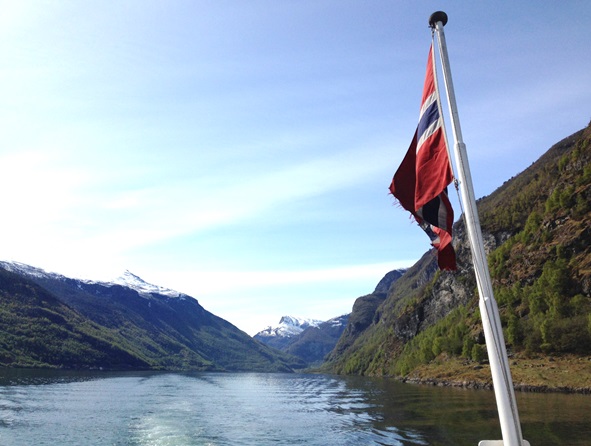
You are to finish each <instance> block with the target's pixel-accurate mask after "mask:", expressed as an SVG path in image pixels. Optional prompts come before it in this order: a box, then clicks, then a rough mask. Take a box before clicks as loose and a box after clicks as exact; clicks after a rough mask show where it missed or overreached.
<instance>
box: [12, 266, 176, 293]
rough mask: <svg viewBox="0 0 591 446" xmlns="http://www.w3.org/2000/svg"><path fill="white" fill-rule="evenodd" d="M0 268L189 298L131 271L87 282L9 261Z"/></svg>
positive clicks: (39, 276) (35, 275)
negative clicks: (115, 276)
mask: <svg viewBox="0 0 591 446" xmlns="http://www.w3.org/2000/svg"><path fill="white" fill-rule="evenodd" d="M0 267H1V268H3V269H5V270H6V271H10V272H13V273H17V274H21V275H24V276H27V277H30V278H36V279H52V280H60V281H64V280H76V281H78V282H80V283H81V284H86V285H95V284H96V285H101V286H106V287H110V286H113V285H121V286H124V287H126V288H131V289H132V290H135V291H137V292H138V293H139V294H140V295H141V296H144V297H145V296H151V295H152V294H159V295H162V296H166V297H179V298H181V299H184V298H186V297H187V295H186V294H184V293H179V292H178V291H175V290H171V289H170V288H165V287H162V286H159V285H153V284H151V283H148V282H146V281H144V280H143V279H142V278H140V277H139V276H136V275H135V274H133V273H132V272H130V271H129V270H126V271H125V272H124V273H123V274H122V275H121V276H119V277H117V278H116V279H115V280H111V281H107V282H104V281H96V280H86V279H74V278H70V277H66V276H63V275H61V274H57V273H51V272H47V271H45V270H43V269H41V268H37V267H35V266H30V265H26V264H24V263H20V262H8V261H0Z"/></svg>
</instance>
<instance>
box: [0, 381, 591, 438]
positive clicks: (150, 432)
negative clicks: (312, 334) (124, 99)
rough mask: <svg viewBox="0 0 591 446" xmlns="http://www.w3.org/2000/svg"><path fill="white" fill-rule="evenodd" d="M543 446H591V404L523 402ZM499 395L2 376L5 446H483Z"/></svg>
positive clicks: (351, 385) (354, 384)
mask: <svg viewBox="0 0 591 446" xmlns="http://www.w3.org/2000/svg"><path fill="white" fill-rule="evenodd" d="M517 397H518V404H519V408H520V413H521V418H522V424H523V430H524V436H525V438H527V439H528V440H529V441H530V443H531V444H532V445H534V446H543V445H570V446H576V445H588V444H591V396H588V395H562V394H524V393H519V394H518V395H517ZM496 417H497V415H496V410H495V403H494V395H493V393H492V392H490V391H474V390H464V389H449V388H438V387H426V386H417V385H410V384H402V383H398V382H395V381H391V380H385V379H368V378H359V377H335V376H327V375H304V374H251V373H244V374H235V373H228V374H223V373H194V374H180V373H154V372H150V373H148V372H146V373H133V372H129V373H105V372H102V373H98V372H96V373H91V372H87V373H81V372H78V373H75V372H55V371H54V372H51V371H22V370H21V371H19V370H2V371H0V444H2V445H15V446H19V445H62V446H63V445H76V446H80V445H154V446H156V445H167V446H173V445H186V446H190V445H212V446H213V445H215V446H218V445H219V446H221V445H224V446H230V445H232V446H233V445H252V446H266V445H314V446H320V445H322V446H330V445H351V446H353V445H355V446H359V445H455V446H461V445H477V444H478V441H479V440H482V439H499V438H500V431H499V429H498V427H497V425H498V422H497V418H496Z"/></svg>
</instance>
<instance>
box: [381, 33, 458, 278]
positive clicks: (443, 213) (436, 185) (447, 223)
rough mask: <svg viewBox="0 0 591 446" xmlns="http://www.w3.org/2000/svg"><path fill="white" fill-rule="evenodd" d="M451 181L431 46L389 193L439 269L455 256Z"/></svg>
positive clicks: (451, 267) (450, 266) (451, 264)
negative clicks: (408, 138)
mask: <svg viewBox="0 0 591 446" xmlns="http://www.w3.org/2000/svg"><path fill="white" fill-rule="evenodd" d="M452 180H453V174H452V171H451V164H450V162H449V156H448V151H447V145H446V142H445V134H444V132H443V119H442V117H441V113H440V108H439V94H438V91H437V85H436V83H435V59H434V56H433V44H431V47H430V49H429V60H428V61H427V74H426V75H425V85H424V87H423V98H422V101H421V112H420V115H419V124H418V126H417V129H416V131H415V134H414V137H413V139H412V142H411V144H410V147H409V148H408V152H407V153H406V155H405V157H404V159H403V160H402V164H400V167H399V168H398V170H397V171H396V173H395V174H394V178H393V179H392V184H391V185H390V192H392V194H393V195H394V197H396V199H397V200H398V201H399V203H400V204H401V206H402V207H403V208H404V209H406V210H407V211H409V212H410V213H411V214H412V215H413V216H414V217H415V219H416V220H417V222H418V223H419V225H420V226H421V227H422V228H423V230H425V232H426V233H427V235H429V237H430V238H431V244H432V245H433V246H434V247H435V248H437V251H438V256H437V261H438V264H439V268H440V269H443V270H455V269H456V254H455V252H454V249H453V247H452V245H451V237H452V225H453V219H454V215H453V209H452V207H451V203H450V202H449V199H448V197H447V186H448V184H450V183H451V182H452Z"/></svg>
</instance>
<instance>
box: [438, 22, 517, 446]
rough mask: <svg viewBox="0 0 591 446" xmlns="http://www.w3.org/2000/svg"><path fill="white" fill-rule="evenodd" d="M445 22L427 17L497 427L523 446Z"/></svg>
mask: <svg viewBox="0 0 591 446" xmlns="http://www.w3.org/2000/svg"><path fill="white" fill-rule="evenodd" d="M446 23H447V14H445V13H444V12H443V11H438V12H435V13H433V14H432V15H431V17H429V25H430V27H431V28H432V29H433V30H434V31H435V32H436V33H437V37H438V39H437V40H438V43H439V54H440V56H441V64H442V67H443V77H444V81H445V89H446V92H447V99H448V106H449V112H450V116H451V123H452V130H453V136H454V140H455V144H454V154H455V159H456V166H457V170H458V177H459V181H460V192H461V196H462V202H463V203H464V208H465V209H464V217H465V223H466V229H467V231H468V238H469V240H470V248H471V251H472V259H473V262H474V272H475V274H476V283H477V286H478V294H479V295H480V300H479V307H480V313H481V317H482V325H483V329H484V337H485V340H486V347H487V351H488V358H489V363H490V370H491V375H492V380H493V386H494V391H495V398H496V402H497V409H498V412H499V421H500V424H501V433H502V436H503V443H502V444H503V446H524V445H527V444H529V443H528V442H527V441H524V440H523V437H522V434H521V424H520V422H519V414H518V412H517V404H516V401H515V392H514V389H513V380H512V378H511V371H510V369H509V360H508V357H507V350H506V347H505V341H504V338H503V328H502V326H501V320H500V317H499V310H498V307H497V303H496V301H495V298H494V296H493V290H492V284H491V279H490V273H489V270H488V263H487V258H486V252H485V250H484V243H483V239H482V231H481V229H480V221H479V218H478V210H477V208H476V200H475V198H474V187H473V185H472V176H471V174H470V166H469V164H468V155H467V152H466V145H465V144H464V141H463V139H462V131H461V128H460V119H459V115H458V108H457V105H456V98H455V93H454V89H453V84H452V79H451V70H450V67H449V59H448V56H447V46H446V43H445V35H444V32H443V27H444V26H445V24H446ZM487 444H488V445H493V444H498V443H494V442H487V441H482V442H480V445H481V446H485V445H487Z"/></svg>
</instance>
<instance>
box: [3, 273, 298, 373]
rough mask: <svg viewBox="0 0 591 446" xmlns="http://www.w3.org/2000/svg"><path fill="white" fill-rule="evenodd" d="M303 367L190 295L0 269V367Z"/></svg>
mask: <svg viewBox="0 0 591 446" xmlns="http://www.w3.org/2000/svg"><path fill="white" fill-rule="evenodd" d="M304 365H305V364H304V363H303V362H302V361H301V360H299V359H297V358H293V357H290V356H288V355H286V354H284V353H282V352H279V351H276V350H273V349H271V348H269V347H267V346H265V345H263V344H261V343H259V342H257V341H255V340H254V339H252V338H251V337H250V336H248V335H247V334H246V333H244V332H242V331H240V330H239V329H238V328H236V327H235V326H233V325H232V324H230V323H229V322H227V321H225V320H223V319H221V318H219V317H217V316H215V315H214V314H212V313H210V312H208V311H206V310H205V309H204V308H203V307H201V305H199V303H198V302H197V301H196V300H195V299H193V298H191V297H189V296H182V297H178V298H170V297H167V296H162V295H158V294H152V295H140V294H139V293H138V292H137V291H135V290H133V289H130V288H126V287H123V286H119V285H113V286H106V285H103V284H97V283H92V284H90V283H85V282H82V281H77V280H75V279H68V278H66V277H63V276H59V277H57V278H56V277H51V276H49V277H25V276H23V275H19V274H16V273H13V272H9V271H6V270H4V269H2V268H0V366H3V367H46V368H47V367H50V368H67V369H117V370H121V369H123V370H125V369H145V370H148V369H151V370H218V371H226V370H228V371H229V370H232V371H266V372H275V371H292V370H293V369H294V368H301V367H304Z"/></svg>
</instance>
